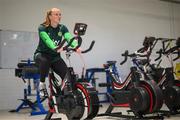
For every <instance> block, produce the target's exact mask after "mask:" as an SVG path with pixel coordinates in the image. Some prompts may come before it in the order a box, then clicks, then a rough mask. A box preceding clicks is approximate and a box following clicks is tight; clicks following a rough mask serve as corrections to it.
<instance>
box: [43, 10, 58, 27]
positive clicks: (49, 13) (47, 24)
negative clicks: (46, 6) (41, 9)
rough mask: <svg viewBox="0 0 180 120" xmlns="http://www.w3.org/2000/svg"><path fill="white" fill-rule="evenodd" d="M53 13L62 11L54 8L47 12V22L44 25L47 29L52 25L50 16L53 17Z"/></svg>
mask: <svg viewBox="0 0 180 120" xmlns="http://www.w3.org/2000/svg"><path fill="white" fill-rule="evenodd" d="M53 11H60V9H58V8H52V9H50V10H48V11H47V13H46V18H45V21H44V22H43V23H42V24H43V25H44V26H45V27H48V26H49V25H50V24H51V20H50V18H49V16H50V15H51V13H52V12H53Z"/></svg>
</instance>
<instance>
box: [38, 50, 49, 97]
mask: <svg viewBox="0 0 180 120" xmlns="http://www.w3.org/2000/svg"><path fill="white" fill-rule="evenodd" d="M34 60H35V63H36V64H37V65H38V68H39V72H40V83H39V91H40V96H41V97H46V96H47V95H48V94H47V89H46V84H45V79H46V76H47V74H48V72H49V68H50V62H49V59H48V57H47V56H45V55H43V54H41V53H37V55H36V56H35V59H34Z"/></svg>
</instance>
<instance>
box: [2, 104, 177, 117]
mask: <svg viewBox="0 0 180 120" xmlns="http://www.w3.org/2000/svg"><path fill="white" fill-rule="evenodd" d="M107 107H108V104H103V107H101V108H100V111H99V113H103V112H105V110H106V109H107ZM163 109H166V107H165V106H163ZM126 110H127V109H126V108H115V109H114V112H117V111H120V112H122V113H123V114H127V112H126ZM30 112H31V111H30V109H23V110H21V111H20V112H18V113H10V112H8V110H3V111H0V120H43V119H44V118H45V115H36V116H31V115H30ZM57 117H61V118H62V120H67V118H66V116H65V115H63V114H55V115H53V118H57ZM164 119H165V120H180V114H179V115H173V116H170V117H165V118H164ZM94 120H125V119H124V118H117V117H108V116H104V117H96V118H94ZM126 120H128V119H126Z"/></svg>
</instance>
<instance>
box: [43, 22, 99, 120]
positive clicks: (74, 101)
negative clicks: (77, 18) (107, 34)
mask: <svg viewBox="0 0 180 120" xmlns="http://www.w3.org/2000/svg"><path fill="white" fill-rule="evenodd" d="M86 27H87V25H86V24H83V23H76V25H75V28H74V33H75V34H76V35H77V36H75V37H74V38H75V39H76V40H77V41H78V46H77V47H76V48H74V49H72V48H70V47H69V46H70V44H71V43H72V42H73V40H74V38H72V39H71V40H70V42H69V43H68V45H67V46H65V47H63V44H64V43H65V40H63V41H62V43H61V44H60V45H59V48H61V47H63V50H64V51H66V55H67V58H68V59H69V57H70V54H71V53H73V52H74V51H75V50H76V49H77V48H78V47H80V45H81V43H82V38H81V35H84V34H85V30H86ZM93 45H94V41H93V42H92V43H91V45H90V47H89V49H87V50H84V51H82V53H86V52H88V51H90V50H91V49H92V47H93ZM78 79H79V78H78V75H77V74H75V72H74V70H73V68H72V67H68V72H67V74H66V76H65V79H64V80H63V81H62V82H61V84H59V83H60V82H59V80H58V79H57V78H56V77H55V75H54V72H53V71H52V70H50V72H49V87H50V95H49V97H48V101H49V102H48V105H49V112H48V114H47V115H46V117H45V120H51V117H52V115H53V113H63V114H65V115H66V116H67V118H68V120H80V119H93V118H94V117H95V116H96V115H97V113H98V111H99V99H98V96H97V91H96V90H95V89H94V87H93V86H92V85H91V84H89V83H87V82H78Z"/></svg>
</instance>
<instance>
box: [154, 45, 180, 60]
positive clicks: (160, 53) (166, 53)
mask: <svg viewBox="0 0 180 120" xmlns="http://www.w3.org/2000/svg"><path fill="white" fill-rule="evenodd" d="M178 49H179V48H178V46H175V47H173V48H170V49H169V50H167V51H163V50H162V49H160V50H159V51H157V52H156V53H157V54H159V56H158V57H157V58H156V59H155V61H157V60H159V59H160V58H161V57H162V54H164V55H169V54H170V53H172V54H178V56H177V57H176V58H174V59H173V61H176V60H177V59H179V57H180V51H179V50H178ZM176 50H178V51H177V52H175V51H176Z"/></svg>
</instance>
